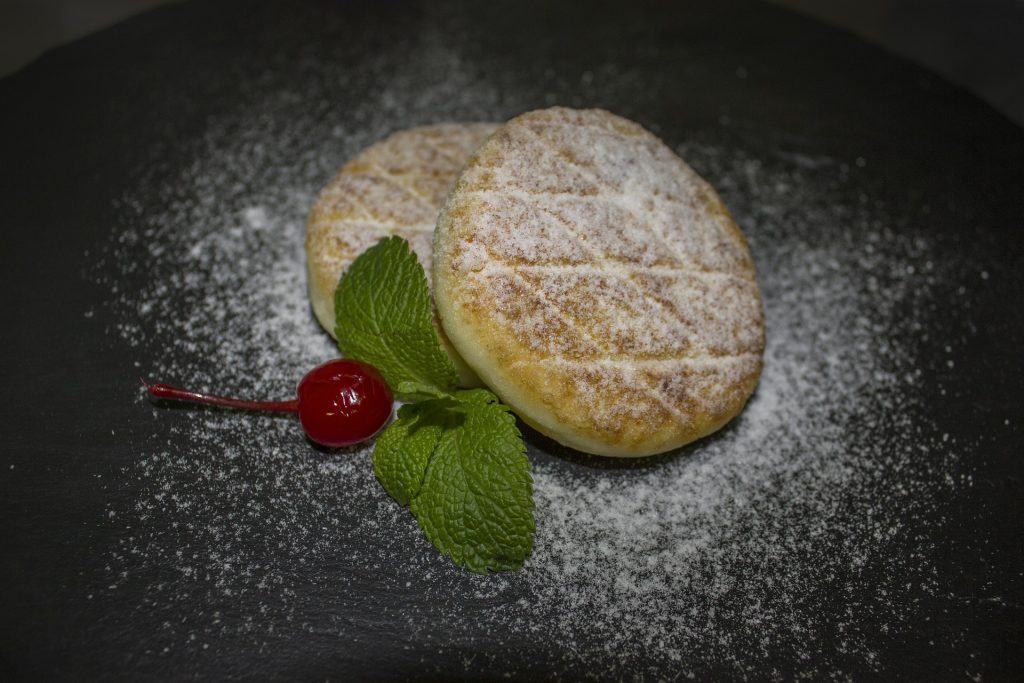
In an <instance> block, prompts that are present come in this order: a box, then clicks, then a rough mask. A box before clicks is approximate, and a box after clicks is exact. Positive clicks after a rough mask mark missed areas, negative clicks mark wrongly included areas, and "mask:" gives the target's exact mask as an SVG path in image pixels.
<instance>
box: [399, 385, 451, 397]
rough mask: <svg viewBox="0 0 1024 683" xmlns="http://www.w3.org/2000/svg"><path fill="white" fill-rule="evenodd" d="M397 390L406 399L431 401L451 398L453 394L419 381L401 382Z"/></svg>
mask: <svg viewBox="0 0 1024 683" xmlns="http://www.w3.org/2000/svg"><path fill="white" fill-rule="evenodd" d="M395 391H396V392H397V393H398V394H400V395H401V396H404V397H405V398H404V400H406V401H429V400H431V399H435V398H438V399H448V400H451V394H449V393H448V392H446V391H441V390H440V389H438V388H437V387H435V386H433V385H430V384H420V383H419V382H399V383H398V386H397V387H395Z"/></svg>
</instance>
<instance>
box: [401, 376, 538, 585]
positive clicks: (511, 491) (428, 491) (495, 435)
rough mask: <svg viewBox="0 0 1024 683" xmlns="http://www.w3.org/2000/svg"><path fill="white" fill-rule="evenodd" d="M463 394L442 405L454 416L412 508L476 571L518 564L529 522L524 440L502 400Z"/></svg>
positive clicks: (446, 549)
mask: <svg viewBox="0 0 1024 683" xmlns="http://www.w3.org/2000/svg"><path fill="white" fill-rule="evenodd" d="M460 393H463V392H460ZM484 393H486V394H489V393H490V392H487V391H484ZM492 396H493V394H492ZM468 398H471V400H470V401H464V402H462V403H461V404H458V405H455V406H452V405H451V404H447V405H446V406H445V407H444V408H443V409H444V410H446V411H447V412H448V413H449V415H450V416H452V417H451V418H449V419H448V420H447V421H446V424H447V427H446V428H445V429H444V430H443V431H442V432H441V435H440V438H439V439H438V442H437V446H436V449H435V451H434V454H433V456H432V457H431V458H430V460H429V463H428V464H427V467H426V471H425V473H424V475H423V479H422V482H421V484H420V487H419V491H418V493H417V494H416V495H415V496H414V497H413V498H412V502H411V504H410V509H411V510H412V513H413V515H415V517H416V519H417V521H418V522H419V523H420V526H421V527H422V528H423V531H424V533H426V535H427V538H429V539H430V540H431V542H432V543H433V544H434V545H435V546H436V547H437V549H438V550H440V551H441V552H442V553H444V554H446V555H448V556H450V557H451V558H452V560H453V561H454V562H455V563H456V564H459V565H462V566H465V567H466V568H467V569H470V570H471V571H474V572H479V573H486V572H488V571H497V570H503V569H518V568H520V567H521V566H522V564H523V560H525V559H526V557H527V556H528V555H529V554H530V551H531V550H532V549H533V533H534V529H535V524H534V519H533V482H532V479H531V477H530V461H529V460H528V459H527V457H526V447H525V445H524V444H523V438H522V436H521V435H520V434H519V429H518V428H517V427H516V421H515V418H514V417H513V416H512V415H511V414H510V413H509V412H508V409H507V408H505V406H502V405H500V404H496V403H488V402H486V401H484V400H482V399H484V398H486V397H485V396H483V394H480V393H476V392H474V393H473V394H472V396H469V397H468ZM442 405H443V404H442Z"/></svg>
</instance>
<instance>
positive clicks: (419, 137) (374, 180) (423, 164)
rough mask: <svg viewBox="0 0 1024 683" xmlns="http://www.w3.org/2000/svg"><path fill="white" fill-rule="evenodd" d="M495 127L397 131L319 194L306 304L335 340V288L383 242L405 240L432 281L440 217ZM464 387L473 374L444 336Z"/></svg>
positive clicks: (309, 231) (309, 239)
mask: <svg viewBox="0 0 1024 683" xmlns="http://www.w3.org/2000/svg"><path fill="white" fill-rule="evenodd" d="M497 128H498V125H497V124H492V123H446V124H440V125H434V126H422V127H420V128H411V129H409V130H403V131H399V132H397V133H394V134H393V135H391V136H390V137H388V138H385V139H384V140H381V141H380V142H377V143H375V144H373V145H371V146H370V147H367V148H366V149H364V150H363V151H362V152H360V153H359V155H358V156H356V157H355V158H354V159H352V160H351V161H349V162H348V163H347V164H345V166H343V167H342V168H341V170H340V171H339V172H338V174H337V175H336V176H334V179H333V180H331V182H330V183H329V184H328V185H327V186H326V187H325V188H324V189H323V191H322V192H321V193H320V197H319V198H318V199H317V202H316V204H315V205H314V206H313V210H312V212H311V213H310V215H309V221H308V224H307V228H306V263H307V269H308V274H309V298H310V300H311V303H312V306H313V312H314V313H315V314H316V318H317V320H319V321H320V324H321V325H323V327H324V329H326V330H327V331H328V332H329V333H330V335H331V336H332V337H334V336H336V335H335V332H334V325H335V319H334V290H335V288H336V287H337V285H338V278H339V277H341V273H342V272H343V271H344V270H345V269H346V268H347V267H348V265H349V264H350V263H352V261H353V260H354V259H355V258H356V257H357V256H359V254H361V253H363V251H365V250H366V249H367V248H369V247H371V246H373V245H374V244H376V243H377V242H378V241H379V240H380V239H381V238H383V237H388V236H390V235H399V236H401V237H404V238H405V239H406V240H408V241H409V243H410V245H411V246H412V248H413V250H414V251H415V252H416V255H417V256H418V257H419V260H420V263H421V264H423V268H424V269H425V270H426V272H427V282H428V283H429V282H430V281H431V277H430V268H431V241H432V235H433V232H434V224H435V223H436V222H437V214H438V211H439V210H440V208H441V205H442V204H443V203H444V199H445V196H446V195H447V194H448V191H449V190H450V189H451V187H452V184H453V183H454V182H455V178H456V177H457V176H458V173H459V171H460V170H462V167H463V166H464V165H465V163H466V161H467V160H468V159H469V157H470V155H471V154H472V153H473V150H475V149H476V148H477V147H478V146H479V145H480V143H481V142H483V141H484V140H485V139H486V138H487V136H488V135H490V134H491V133H492V132H494V131H495V130H496V129H497ZM441 336H442V342H443V345H444V346H445V348H446V350H447V351H448V352H449V354H450V355H451V356H452V359H453V360H454V361H455V365H456V367H457V368H458V369H459V376H460V379H461V381H462V383H463V384H464V385H465V386H472V385H474V384H477V383H478V381H477V380H476V378H475V376H474V375H473V374H472V372H471V371H470V370H469V369H468V368H467V367H466V365H465V363H463V362H462V360H461V359H460V358H459V357H458V354H456V353H455V352H454V350H453V349H452V348H451V347H450V345H449V344H448V343H447V340H446V339H444V338H443V336H444V335H443V334H442V335H441Z"/></svg>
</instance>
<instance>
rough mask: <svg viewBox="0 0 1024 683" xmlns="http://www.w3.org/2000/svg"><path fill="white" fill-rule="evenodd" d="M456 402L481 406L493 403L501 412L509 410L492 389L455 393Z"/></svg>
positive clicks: (463, 390)
mask: <svg viewBox="0 0 1024 683" xmlns="http://www.w3.org/2000/svg"><path fill="white" fill-rule="evenodd" d="M455 400H456V401H459V402H460V403H472V404H479V405H484V404H488V403H493V404H495V405H497V407H498V408H500V409H501V410H508V406H506V405H504V404H503V403H501V402H500V401H499V400H498V397H497V396H496V395H495V394H494V392H493V391H491V390H490V389H460V390H459V391H456V392H455Z"/></svg>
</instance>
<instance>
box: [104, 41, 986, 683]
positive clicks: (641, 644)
mask: <svg viewBox="0 0 1024 683" xmlns="http://www.w3.org/2000/svg"><path fill="white" fill-rule="evenodd" d="M432 54H434V53H432ZM434 66H436V65H434ZM448 66H449V67H450V68H448V69H447V71H444V73H446V74H448V75H449V77H450V79H451V80H450V82H449V81H446V82H445V84H444V86H441V85H439V86H438V89H437V90H430V92H431V93H432V94H431V95H430V96H428V98H427V99H426V100H422V99H420V100H415V101H413V100H409V99H403V97H404V95H401V94H398V93H404V92H406V90H403V89H402V88H399V87H397V86H396V89H395V90H393V91H391V90H389V91H388V92H387V97H386V98H385V97H383V96H381V97H380V98H377V99H374V100H372V101H368V103H367V105H366V109H365V110H360V111H357V112H353V113H352V114H351V116H350V117H349V118H348V119H347V120H348V121H349V124H348V126H347V127H345V128H342V129H337V130H333V129H326V128H325V127H324V125H323V124H322V123H320V122H319V120H318V119H316V118H315V117H313V116H311V115H309V114H308V113H307V114H306V115H305V116H303V114H302V111H304V110H302V109H301V108H295V107H293V105H292V104H290V103H289V101H288V100H287V98H282V99H281V100H280V101H278V100H274V101H271V102H268V103H266V105H265V109H264V110H262V111H261V112H260V113H259V114H258V115H257V114H253V113H252V112H249V111H242V110H240V111H237V112H230V113H225V114H224V117H223V120H219V121H214V122H212V123H211V125H210V127H209V129H208V130H207V132H206V134H205V136H204V137H203V138H202V139H201V140H200V141H198V144H196V146H195V147H194V149H191V150H190V151H189V155H190V161H189V162H188V163H186V164H184V165H183V166H182V167H181V169H180V173H177V174H175V175H173V176H169V177H167V178H164V179H163V180H160V179H159V178H158V176H155V175H154V176H145V175H144V176H142V177H140V179H139V187H138V188H133V189H130V190H129V191H128V193H127V194H126V196H125V198H124V201H123V202H122V204H121V215H122V223H121V224H120V225H119V226H118V228H119V230H118V236H117V241H116V242H115V243H114V244H112V245H111V246H110V248H109V249H108V250H107V254H106V257H105V258H106V261H105V264H104V265H103V266H102V268H101V272H102V273H105V275H104V276H103V277H109V278H110V279H109V280H108V282H109V284H110V289H111V292H112V294H111V305H112V306H113V307H114V309H115V310H116V312H117V314H118V318H119V320H120V325H119V327H118V328H117V329H112V330H111V334H112V335H113V336H114V337H115V338H117V339H120V340H121V341H122V342H123V343H125V344H126V345H127V346H128V348H129V350H130V353H131V354H132V355H133V356H134V357H136V358H137V359H139V362H140V364H141V367H140V371H142V372H144V373H145V374H147V375H148V376H150V377H152V378H154V379H157V378H158V379H161V380H167V381H176V382H180V383H184V384H188V385H189V386H191V387H195V388H196V389H217V390H220V391H224V392H234V393H238V394H243V395H246V396H252V397H254V398H284V397H287V396H289V395H290V393H291V392H292V391H293V390H294V384H295V382H296V381H297V379H298V378H299V377H301V375H302V373H304V372H305V371H306V370H308V369H309V368H311V367H312V366H314V365H315V364H317V363H319V362H321V361H322V360H325V359H327V358H329V357H331V356H332V355H333V354H334V353H335V351H334V347H333V344H332V342H331V340H330V339H329V338H328V337H327V335H326V334H325V333H323V332H322V331H321V330H320V328H319V327H318V325H317V324H316V322H315V320H314V319H313V316H312V315H311V313H310V311H309V306H308V301H307V298H306V291H305V276H304V269H305V264H304V258H303V254H302V239H303V231H304V228H303V226H304V221H305V218H306V214H307V212H308V210H309V208H310V206H312V203H313V201H314V198H315V195H316V193H317V192H318V191H319V189H320V186H321V185H322V184H323V183H324V182H326V181H327V179H328V178H329V177H330V175H331V173H332V172H333V170H334V168H336V167H337V165H338V164H339V163H340V162H341V161H343V160H344V158H346V157H347V156H351V155H352V154H353V153H354V152H355V151H356V150H358V149H359V148H360V147H362V146H364V145H365V144H367V143H368V142H371V141H372V140H374V139H377V138H380V137H383V135H384V134H386V133H387V132H390V130H392V129H394V128H398V127H404V126H410V125H413V124H416V123H421V122H422V121H421V120H420V118H419V114H418V112H422V111H432V112H436V113H437V118H438V119H442V120H443V119H456V118H462V119H464V120H489V119H496V118H502V117H507V116H509V115H511V114H514V113H516V112H515V111H504V110H501V109H500V108H499V107H497V106H495V105H494V103H493V97H492V94H491V93H489V92H487V91H485V90H481V89H480V88H479V87H477V88H476V89H474V87H473V84H472V83H471V82H469V81H466V80H464V79H463V80H460V78H462V76H461V75H460V74H462V72H461V71H460V70H459V69H458V65H454V66H453V65H450V64H449V65H448ZM416 77H417V76H416V74H412V75H411V76H410V77H409V78H410V79H413V81H414V79H415V78H416ZM399 85H401V84H399ZM443 88H452V89H453V90H454V91H455V92H459V91H458V89H459V88H462V91H461V92H459V96H458V97H456V96H455V95H454V93H453V91H452V90H448V91H445V90H444V89H443ZM409 90H410V91H413V90H415V89H409ZM468 102H473V103H476V104H475V105H474V106H469V105H467V104H466V103H468ZM453 103H454V104H453ZM456 106H459V107H461V108H458V109H456V108H453V107H456ZM371 112H372V115H371ZM322 140H329V141H331V143H332V144H331V145H324V144H323V143H322V142H318V141H322ZM679 152H680V154H681V156H682V157H683V158H684V159H686V160H687V161H689V162H690V163H691V164H693V165H694V166H695V167H697V168H699V169H700V170H701V172H702V173H703V174H704V175H705V176H707V177H708V178H709V179H711V180H712V181H713V182H714V183H715V185H716V186H717V187H718V189H719V190H720V191H721V192H722V194H723V197H724V198H725V200H726V203H727V204H728V205H729V206H730V208H731V210H732V211H733V213H734V215H735V216H736V218H737V221H738V222H739V223H740V224H741V225H742V226H743V228H744V231H745V232H746V234H747V236H748V238H749V240H750V243H751V249H752V252H753V254H754V257H755V260H756V263H757V269H758V275H759V279H760V283H761V286H762V291H763V295H764V302H765V309H766V324H767V339H768V344H767V349H766V355H765V367H764V372H763V375H762V379H761V382H760V385H759V387H758V390H757V392H756V394H755V395H754V397H753V399H752V400H751V401H750V403H749V404H748V406H747V408H746V409H745V410H744V412H743V413H742V414H741V415H740V416H739V418H737V420H736V421H735V422H734V423H732V424H731V425H730V426H728V427H727V428H726V429H725V430H724V431H723V432H721V433H720V434H718V435H716V436H714V437H712V438H710V439H707V440H705V441H702V442H698V443H697V444H695V445H693V446H692V447H689V448H688V449H687V450H686V451H685V452H684V453H682V454H675V455H671V456H668V457H665V458H659V459H657V460H655V461H654V462H641V463H637V464H635V466H633V467H628V468H610V469H608V468H606V467H602V466H601V465H602V464H603V463H594V462H591V461H590V460H583V461H581V460H580V459H579V458H578V457H576V456H572V455H569V456H567V459H563V458H561V457H557V456H552V455H549V454H546V453H545V451H548V450H553V449H552V446H551V444H550V443H548V442H545V441H543V440H538V439H537V438H536V437H534V436H531V437H530V438H531V458H532V459H533V461H534V466H535V470H534V477H535V492H536V502H537V510H536V514H537V522H538V530H537V537H536V548H535V551H534V553H533V555H532V557H531V558H530V559H529V561H528V563H527V566H526V567H525V568H524V570H523V571H521V572H519V573H511V574H501V575H496V576H488V577H480V576H475V575H470V574H467V573H466V572H464V571H461V570H459V569H456V568H454V567H452V566H450V564H449V563H448V562H447V561H445V560H444V559H442V558H439V557H438V556H437V555H436V552H435V551H434V550H433V549H432V548H431V547H430V546H429V544H428V543H427V542H426V541H424V540H423V539H422V535H421V534H420V532H419V531H418V530H417V529H416V527H415V522H414V520H413V519H412V518H411V516H410V515H409V514H408V513H407V512H405V511H403V510H401V509H400V508H399V507H398V506H397V505H396V504H394V503H393V502H392V501H391V500H390V499H389V498H388V497H387V495H386V494H385V493H384V491H383V489H381V487H380V486H379V484H378V483H377V482H376V481H375V479H374V476H373V472H372V468H371V465H370V462H369V458H368V449H367V448H357V449H352V450H351V451H349V452H344V453H339V454H322V453H319V452H316V451H315V450H314V449H313V448H312V447H311V446H310V445H308V444H307V443H306V442H305V441H304V440H303V439H302V437H301V433H300V431H299V428H298V426H297V425H296V424H295V423H294V422H293V421H291V420H288V419H280V418H272V417H264V416H252V415H235V414H227V413H222V412H217V411H213V410H206V409H197V410H187V411H177V410H167V409H157V408H152V407H150V406H149V405H148V404H147V402H146V401H144V400H143V399H142V397H141V395H140V400H139V411H140V413H141V414H147V415H149V416H150V417H151V424H152V433H153V437H152V438H151V439H149V440H143V441H140V442H139V443H138V444H137V448H138V460H137V461H136V462H132V463H127V464H126V466H125V469H124V472H123V482H122V483H123V485H124V487H125V489H126V490H130V491H134V492H137V497H136V498H135V499H132V500H124V501H122V500H112V501H111V504H110V508H109V510H108V516H107V517H106V518H105V519H104V520H103V523H105V524H109V525H112V526H113V527H114V528H116V529H119V530H120V532H121V533H120V541H119V543H118V545H117V546H116V547H112V548H108V549H107V550H106V553H107V557H108V569H107V578H108V579H109V584H108V586H109V587H108V588H107V589H106V590H107V591H108V592H109V593H110V594H115V593H116V592H117V591H119V590H122V588H124V587H129V586H130V587H132V588H134V589H135V592H134V593H133V594H140V595H144V596H145V597H144V599H143V601H142V602H140V604H139V605H138V616H137V618H139V619H142V618H148V619H152V620H153V621H154V629H153V632H154V633H156V634H157V635H156V636H155V637H154V639H152V640H151V641H148V642H147V643H146V645H145V647H146V648H150V649H155V651H157V652H159V651H176V652H186V653H201V652H204V651H206V650H207V649H209V650H210V651H218V650H220V649H223V648H230V647H235V646H236V645H237V644H238V643H242V644H244V647H245V648H248V649H247V652H249V653H250V655H251V657H252V661H253V662H264V663H266V662H270V661H273V657H274V652H275V647H277V646H279V645H280V644H281V643H283V642H287V643H289V644H290V645H289V647H291V648H298V647H302V646H303V645H302V644H303V643H306V642H309V641H310V640H311V639H314V638H315V639H316V641H315V642H316V643H317V644H318V646H319V647H323V648H325V649H330V648H331V647H332V645H331V643H334V647H336V648H344V647H349V646H351V644H352V643H354V642H356V643H357V642H359V639H360V638H361V637H363V636H364V635H366V634H367V633H372V632H375V631H381V630H383V631H386V632H387V633H395V634H397V636H398V638H399V639H400V641H401V642H405V643H409V644H410V647H415V648H419V650H418V651H420V652H427V651H429V652H430V653H432V656H431V657H429V658H428V659H427V661H426V662H425V663H424V671H425V672H427V673H428V674H429V672H430V671H431V670H432V667H434V666H438V667H439V666H440V665H439V664H437V662H439V661H449V662H450V661H458V662H462V665H463V666H464V667H465V669H466V670H467V671H468V672H473V671H477V670H478V669H480V668H481V667H485V666H492V667H500V668H501V669H502V670H504V671H506V672H508V673H509V674H512V675H516V674H517V673H519V674H520V675H530V672H532V675H544V676H546V677H552V678H557V677H560V676H561V675H563V674H564V676H565V677H567V678H579V677H582V676H585V675H588V674H589V675H591V676H593V677H597V678H619V677H623V676H630V677H645V676H649V677H653V678H672V677H680V678H682V677H686V676H688V675H695V676H698V677H699V676H700V675H701V674H702V672H707V671H708V670H713V671H718V672H721V673H723V674H731V675H733V676H735V677H745V676H757V677H764V676H777V677H785V678H789V677H798V676H802V677H812V678H823V677H828V676H838V675H842V673H843V672H844V671H848V670H849V669H850V668H851V667H856V668H858V669H860V670H863V669H864V668H868V669H873V668H876V667H877V668H883V667H884V663H885V662H884V657H885V654H884V653H881V652H879V651H878V649H877V648H876V643H877V642H878V639H879V637H884V634H885V633H886V632H890V633H895V632H901V631H905V630H907V629H912V628H914V620H915V616H916V613H915V605H916V604H917V602H916V601H917V600H918V599H919V598H920V597H921V596H934V595H935V593H936V591H937V590H938V588H937V586H938V584H937V580H936V578H935V574H934V566H933V563H932V552H933V549H932V542H931V540H930V539H929V537H928V535H927V534H925V535H921V533H920V528H921V524H920V520H921V519H923V518H924V517H925V515H928V517H929V518H934V516H935V514H936V510H937V506H938V501H939V500H941V499H942V498H943V497H945V496H947V495H949V492H950V491H953V490H956V489H957V488H958V487H962V486H967V485H969V480H965V479H961V478H960V477H959V476H956V477H951V476H949V475H948V472H949V471H950V458H951V457H952V455H951V453H952V451H953V449H954V448H955V444H950V443H944V442H942V441H941V434H940V433H939V430H936V429H935V428H933V427H932V426H930V425H929V424H928V422H927V420H926V419H925V418H926V416H924V415H922V414H921V406H920V405H919V404H918V401H917V398H916V389H915V385H916V383H917V382H918V381H919V380H920V374H919V373H920V370H919V369H918V367H917V365H916V359H915V357H914V354H913V344H912V343H911V341H910V340H911V339H912V337H913V335H914V333H915V330H916V329H920V327H921V325H922V322H923V321H924V320H925V317H926V316H927V315H929V312H930V311H931V310H933V309H934V306H935V304H934V292H935V289H936V287H937V286H939V285H941V284H943V283H945V282H946V280H948V278H950V277H951V276H950V274H949V272H947V271H948V267H947V266H946V265H944V264H943V262H942V260H941V258H940V256H939V255H938V254H937V253H935V252H934V249H933V246H932V245H930V244H929V243H927V242H925V241H922V240H921V239H918V238H911V237H906V236H904V235H905V233H904V232H902V231H900V230H899V228H900V227H901V226H900V225H898V224H896V221H897V220H898V219H897V218H894V217H893V216H892V215H890V213H889V212H888V211H887V209H886V207H885V206H881V205H875V204H873V203H871V202H869V201H865V202H860V203H856V204H849V203H846V202H845V200H844V196H845V195H844V194H843V192H841V191H840V189H841V188H842V187H843V185H844V184H845V183H846V182H847V181H848V178H849V176H850V174H851V173H856V172H857V171H856V170H853V169H851V167H848V166H846V165H845V164H844V163H842V162H840V161H838V160H833V159H828V158H820V159H815V160H814V163H815V169H814V173H813V174H809V173H807V172H806V169H805V168H804V165H803V164H801V163H795V162H792V161H790V160H788V159H786V158H782V157H780V158H773V159H767V160H762V159H757V158H752V157H750V156H749V155H747V154H745V153H744V152H743V151H742V150H737V149H732V148H717V147H708V146H696V145H691V146H688V147H684V148H682V149H680V150H679ZM147 193H148V194H147ZM153 193H156V194H157V195H158V196H160V197H162V198H163V201H162V202H160V203H155V202H153V201H152V200H151V199H150V200H147V202H146V203H145V204H142V203H140V200H139V197H141V196H149V197H152V196H153ZM140 273H145V277H143V278H140V277H139V274H140ZM126 282H141V283H142V284H140V285H139V286H138V287H128V286H126V284H125V283H126ZM937 283H938V284H937ZM380 595H387V596H390V598H389V600H393V601H394V602H389V601H382V600H381V599H379V597H375V596H380ZM854 596H856V597H854ZM865 596H867V597H865ZM382 604H384V605H386V606H385V607H383V608H382V607H381V605H382ZM197 605H200V606H201V608H199V609H197V607H196V606H197ZM381 610H384V611H381ZM354 615H363V616H361V617H356V616H354ZM879 629H881V630H880V631H879ZM437 633H443V634H444V638H445V639H444V642H439V641H437V640H435V639H434V636H433V635H432V634H437ZM237 646H238V647H243V645H237ZM140 647H143V646H141V645H140ZM467 653H469V654H467ZM780 661H781V662H786V663H787V664H786V669H785V670H784V671H772V670H766V669H765V666H766V663H767V662H780ZM255 665H256V664H254V666H255ZM535 666H540V667H542V669H541V670H538V669H536V668H533V667H535ZM439 670H440V669H439ZM444 670H445V671H449V672H450V670H451V669H450V668H446V669H444ZM523 672H527V673H526V674H524V673H523Z"/></svg>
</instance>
